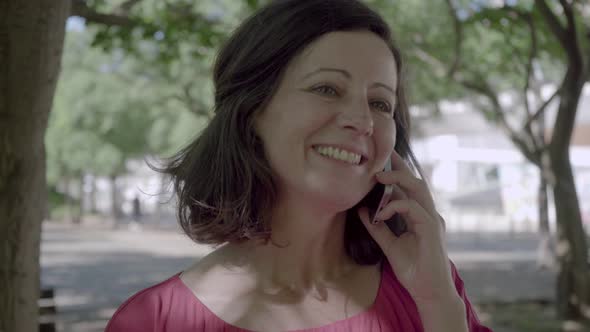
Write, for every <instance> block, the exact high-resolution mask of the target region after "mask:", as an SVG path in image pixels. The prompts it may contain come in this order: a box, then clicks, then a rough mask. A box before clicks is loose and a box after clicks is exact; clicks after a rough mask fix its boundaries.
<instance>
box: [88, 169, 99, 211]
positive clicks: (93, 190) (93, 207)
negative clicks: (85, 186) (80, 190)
mask: <svg viewBox="0 0 590 332" xmlns="http://www.w3.org/2000/svg"><path fill="white" fill-rule="evenodd" d="M90 213H91V214H96V213H98V210H97V208H96V175H94V174H92V178H91V180H90Z"/></svg>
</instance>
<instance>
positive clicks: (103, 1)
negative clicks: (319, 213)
mask: <svg viewBox="0 0 590 332" xmlns="http://www.w3.org/2000/svg"><path fill="white" fill-rule="evenodd" d="M25 2H27V1H25ZM32 2H33V1H31V3H32ZM58 2H59V1H58ZM62 2H63V3H64V4H65V5H63V8H62V7H59V8H57V7H56V8H57V9H55V8H50V7H51V6H53V5H46V8H45V9H46V10H47V11H46V12H45V14H41V15H40V16H39V17H45V18H47V17H52V16H51V15H56V14H55V12H52V10H55V11H57V10H60V11H62V14H61V18H62V20H63V26H65V31H62V33H63V36H64V40H63V43H61V40H59V38H56V39H57V40H53V41H52V42H53V43H54V47H56V49H59V48H60V47H62V46H63V51H62V53H59V52H58V53H57V54H54V55H55V56H56V57H58V58H59V61H57V62H56V65H59V63H61V72H60V74H59V79H58V80H57V83H56V85H55V94H54V96H53V99H52V100H51V99H50V103H49V106H51V107H50V108H51V112H50V113H49V116H48V120H47V125H46V131H45V136H44V144H45V147H46V160H45V161H39V162H44V163H45V165H46V167H45V169H44V170H42V171H43V172H44V173H45V176H46V181H45V182H44V183H43V188H44V190H43V195H41V196H40V197H41V199H46V200H47V204H46V208H43V211H42V215H43V217H42V218H37V219H38V220H37V219H35V218H34V217H31V220H32V221H30V222H31V223H32V224H34V223H35V222H37V223H41V220H42V230H41V232H40V235H39V234H37V235H35V236H37V239H39V236H40V247H41V250H40V257H39V258H38V260H37V258H35V257H33V256H34V255H30V258H26V259H29V261H30V262H32V263H31V264H37V265H38V266H40V272H39V277H40V280H41V299H40V300H39V301H37V299H35V305H38V306H39V307H41V311H40V312H41V315H40V322H41V323H42V326H43V328H45V329H46V331H50V330H52V329H54V330H57V331H102V330H103V329H104V327H105V326H106V323H107V321H108V319H109V318H110V316H111V315H112V314H113V313H114V310H115V309H116V308H117V307H118V306H119V305H120V304H121V303H122V302H123V301H124V300H125V299H127V298H128V297H129V296H131V295H132V294H133V293H135V292H137V291H139V290H141V289H142V288H145V287H147V286H149V285H152V284H154V283H156V282H158V281H161V280H163V279H165V278H167V277H169V276H171V275H173V274H175V273H177V272H178V271H180V270H182V269H183V268H186V267H187V266H188V265H190V264H192V262H194V261H195V260H197V259H199V257H202V256H203V255H205V254H207V253H208V252H209V251H210V250H211V248H209V247H206V246H200V245H196V244H194V243H192V242H191V241H190V240H189V239H188V238H186V237H185V236H183V235H181V233H180V231H179V228H178V226H177V224H176V217H175V211H174V206H175V202H174V197H173V196H172V194H171V191H170V190H169V189H170V188H169V187H168V179H166V178H164V177H162V176H161V175H160V174H158V173H156V172H154V171H152V170H151V169H150V168H149V167H148V165H147V162H152V163H156V165H157V162H158V160H159V159H158V158H162V157H167V156H170V155H172V154H173V153H174V152H175V151H177V150H178V149H179V148H181V147H183V146H184V145H186V144H187V143H188V142H189V141H190V140H192V139H193V138H194V137H196V136H197V135H198V134H199V132H200V130H201V129H202V128H203V127H204V126H205V125H206V124H207V122H208V120H209V119H210V117H211V114H212V110H211V106H212V97H213V95H212V93H213V90H212V83H211V65H212V63H213V60H214V57H215V54H216V51H217V49H218V47H219V46H220V44H221V42H222V41H223V40H224V39H225V38H226V37H227V36H228V35H229V33H230V32H231V31H232V29H234V28H235V27H236V26H237V24H239V22H241V21H242V20H243V19H244V18H245V17H247V16H248V15H249V14H250V13H252V11H254V10H256V8H259V7H260V6H262V5H263V4H264V3H266V2H267V1H262V0H259V1H257V0H199V1H189V0H167V1H157V0H72V1H62ZM365 2H366V3H368V4H369V5H370V6H371V7H373V8H375V9H376V10H377V11H378V12H379V13H380V14H381V15H382V16H384V17H385V18H386V19H387V21H388V22H389V23H390V24H391V26H392V28H393V31H394V36H395V40H396V42H397V44H398V45H399V46H400V48H401V50H402V53H403V55H404V60H405V62H406V72H405V73H404V74H405V80H406V82H407V83H408V86H409V91H408V92H409V93H408V94H409V99H410V104H411V114H412V121H413V122H412V134H413V135H412V136H413V137H412V142H413V143H412V145H413V147H414V150H415V152H416V154H417V157H418V160H419V161H420V162H421V163H422V164H421V165H422V167H423V168H424V169H425V171H426V176H427V181H428V182H429V184H430V186H431V189H432V191H433V194H434V197H435V200H436V204H437V206H438V209H439V211H440V213H441V215H442V216H443V217H444V218H445V220H446V223H447V233H448V238H447V241H448V249H449V254H450V258H451V259H452V260H453V261H454V262H455V264H456V265H457V267H458V269H459V271H460V274H461V276H462V278H463V279H464V281H465V284H466V290H467V294H468V296H469V297H470V299H471V301H472V302H473V303H474V304H475V306H476V308H477V311H478V314H479V317H480V320H481V321H482V322H483V323H484V324H485V325H487V326H489V327H491V328H492V329H493V330H494V331H547V332H548V331H590V327H589V326H590V325H589V324H588V322H589V321H590V271H589V269H588V229H589V227H590V226H589V224H590V85H589V84H588V83H587V82H588V81H590V23H589V22H590V4H589V3H588V2H587V1H575V0H574V1H565V0H564V1H557V0H555V1H552V0H547V1H538V0H537V1H533V0H530V1H526V0H512V1H508V0H506V1H501V0H445V1H430V0H397V1H394V0H389V1H388V0H370V1H369V0H367V1H365ZM15 3H16V2H15ZM56 3H57V2H56ZM16 7H17V6H15V7H14V8H16ZM0 8H2V7H0ZM8 12H9V11H8ZM8 12H6V13H7V14H1V10H0V18H2V17H3V15H4V17H8V15H9V14H8ZM30 15H31V17H33V14H30ZM48 20H50V19H48ZM60 24H61V23H59V22H58V23H56V24H55V26H58V27H59V25H60ZM55 29H56V31H58V30H59V29H58V28H55ZM62 29H63V27H62ZM14 31H17V30H14ZM15 34H16V32H15ZM16 36H17V37H18V35H16ZM1 40H2V39H1V38H0V41H1ZM58 44H61V46H59V45H58ZM39 47H42V45H41V46H39ZM0 59H2V58H0ZM50 65H51V63H50V64H49V66H50ZM14 68H17V67H14ZM53 77H54V78H56V79H57V74H54V76H53ZM48 110H49V107H48V108H47V111H48ZM24 113H25V112H24V111H23V114H24ZM1 121H4V120H1ZM7 121H8V120H7ZM25 121H26V119H25ZM9 126H14V124H9V123H8V122H5V123H4V124H3V127H0V128H2V129H5V130H8V129H9ZM39 128H40V127H39ZM40 129H41V130H45V128H40ZM17 130H20V129H17ZM7 132H8V131H7ZM23 135H25V134H23ZM41 143H42V142H41ZM33 150H34V149H33ZM6 155H8V156H10V153H8V154H4V156H6ZM0 174H4V175H6V174H11V173H10V172H8V173H6V172H5V173H0ZM7 183H9V182H7ZM0 187H2V185H1V184H0ZM2 199H3V200H5V199H4V197H3V198H2ZM5 202H6V204H5V205H3V206H1V208H3V209H4V211H11V206H10V204H13V203H10V202H14V201H11V200H10V199H8V198H7V199H6V200H5ZM14 204H16V203H14ZM8 215H9V217H8V218H6V219H5V221H3V222H2V221H0V224H2V223H3V224H2V225H3V227H4V226H5V227H4V228H3V229H4V230H7V231H6V232H5V233H4V235H3V236H4V238H2V239H4V240H6V241H8V240H7V239H9V238H10V236H13V235H14V236H16V235H15V234H17V233H16V231H12V230H11V229H12V228H10V227H11V225H15V224H16V223H18V222H20V221H19V219H18V216H17V217H14V214H7V216H8ZM23 218H25V217H23ZM23 220H24V219H23ZM27 220H29V219H27ZM35 220H37V221H35ZM23 227H24V226H23ZM34 229H35V228H34V227H33V228H30V229H29V230H30V232H34ZM11 232H12V233H11ZM19 236H20V235H19ZM29 240H30V241H31V242H30V243H32V244H31V246H32V247H34V242H35V237H34V236H33V237H31V238H29ZM29 240H27V241H29ZM37 242H39V241H37ZM23 243H25V242H23ZM26 243H29V242H26ZM24 245H26V244H23V246H24ZM4 248H9V250H11V249H10V248H11V247H7V246H5V247H4ZM16 251H18V250H16ZM16 251H15V252H16ZM25 251H26V250H25ZM7 252H8V251H7ZM3 257H4V258H2V259H3V260H4V261H3V262H2V264H3V270H2V271H3V273H5V271H8V269H10V266H18V265H19V264H17V263H14V262H12V263H11V261H10V259H8V258H6V257H7V256H6V255H5V256H3ZM27 257H29V256H27ZM10 264H13V265H10ZM27 271H29V270H27ZM30 271H33V272H31V273H32V275H33V276H34V275H35V274H34V269H33V270H30ZM4 276H6V273H5V274H4ZM5 280H8V279H5ZM11 280H12V279H11ZM9 282H12V285H14V284H18V283H17V282H16V281H14V280H12V281H9ZM6 285H9V284H8V283H7V284H6ZM8 288H9V287H8V286H7V287H6V289H8ZM6 292H8V291H6ZM7 294H10V293H7ZM5 303H6V302H5ZM3 308H4V309H2V310H0V316H2V315H4V318H6V317H8V314H7V312H8V311H7V309H6V308H7V306H5V307H3ZM0 318H1V317H0ZM5 326H13V325H5ZM14 326H16V325H14ZM0 330H1V328H0ZM6 330H7V331H8V330H9V329H8V328H7V329H6Z"/></svg>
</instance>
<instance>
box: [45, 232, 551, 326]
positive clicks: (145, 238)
mask: <svg viewBox="0 0 590 332" xmlns="http://www.w3.org/2000/svg"><path fill="white" fill-rule="evenodd" d="M448 249H449V255H450V257H451V259H452V260H453V261H454V262H455V264H456V265H457V267H458V269H459V271H460V275H461V277H462V278H463V280H464V281H465V285H466V289H467V293H468V295H469V297H470V299H471V301H472V302H474V303H478V302H486V301H513V300H518V299H551V298H552V297H553V289H554V280H555V274H554V273H553V272H549V271H546V270H538V269H537V268H536V267H535V263H534V259H535V250H536V237H535V235H534V234H520V235H514V237H510V236H509V235H506V234H501V235H500V234H495V235H477V234H449V236H448ZM210 250H211V249H210V248H209V247H207V246H200V245H197V244H194V243H192V242H191V241H190V240H188V239H187V238H186V237H185V236H184V235H181V234H180V232H179V231H178V230H176V229H175V228H171V227H168V228H167V229H165V230H162V229H155V228H151V227H146V228H143V229H142V230H139V231H138V230H132V229H129V228H127V227H123V228H119V229H117V230H113V228H112V227H111V226H110V225H108V224H103V223H88V224H85V225H82V226H80V225H71V224H64V223H51V222H46V223H44V225H43V235H42V243H41V281H42V284H43V285H44V286H51V287H54V288H55V289H56V302H57V306H58V311H59V316H58V319H59V322H58V331H62V332H73V331H76V332H97V331H103V329H104V327H105V326H106V323H107V321H108V319H109V318H110V317H111V315H112V314H113V312H114V311H115V309H116V308H117V307H118V306H119V305H120V304H121V303H122V302H123V301H124V300H125V299H127V298H128V297H129V296H131V295H132V294H133V293H135V292H137V291H138V290H140V289H143V288H145V287H148V286H150V285H152V284H155V283H157V282H159V281H161V280H164V279H166V278H168V277H169V276H171V275H173V274H175V273H177V272H179V271H181V270H182V269H183V268H186V267H187V266H189V265H191V264H192V263H193V262H194V261H196V260H198V259H199V258H200V257H202V256H204V255H205V254H207V253H208V252H209V251H210ZM495 331H496V330H495Z"/></svg>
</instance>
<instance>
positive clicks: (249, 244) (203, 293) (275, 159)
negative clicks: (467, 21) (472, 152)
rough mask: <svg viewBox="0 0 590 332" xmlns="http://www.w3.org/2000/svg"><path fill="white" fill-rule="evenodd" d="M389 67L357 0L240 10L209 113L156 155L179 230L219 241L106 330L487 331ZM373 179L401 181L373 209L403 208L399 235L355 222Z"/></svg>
mask: <svg viewBox="0 0 590 332" xmlns="http://www.w3.org/2000/svg"><path fill="white" fill-rule="evenodd" d="M401 75H402V63H401V57H400V54H399V52H398V50H397V49H396V48H395V47H394V45H393V43H392V41H391V36H390V30H389V28H388V26H387V24H386V23H384V21H383V20H382V19H381V18H380V17H379V15H378V14H376V13H375V12H373V11H372V10H370V9H369V8H367V7H366V6H365V5H363V4H362V3H360V2H358V1H353V0H306V1H302V0H283V1H281V0H279V1H274V2H272V3H271V4H270V5H268V6H266V7H265V8H263V9H261V10H260V11H258V12H257V13H256V14H255V15H253V16H252V17H250V18H249V19H248V20H246V21H245V22H244V23H243V24H242V25H241V26H240V27H239V28H238V29H237V30H236V31H235V33H234V34H233V35H232V36H231V38H230V39H229V40H228V41H227V42H226V44H225V46H224V47H223V48H222V50H221V52H220V53H219V57H218V59H217V62H216V64H215V67H214V82H215V116H214V118H213V119H212V121H211V122H210V124H209V126H208V127H207V128H206V129H205V130H204V131H203V133H202V134H201V135H200V137H199V138H198V139H197V140H196V141H194V142H193V143H192V144H191V145H190V146H188V147H187V148H186V149H184V150H183V151H181V152H180V153H179V154H178V155H177V156H176V157H175V158H174V159H172V160H171V162H170V163H169V165H168V166H167V167H166V168H165V169H164V171H165V172H166V173H168V174H170V175H171V176H172V177H173V178H174V182H175V189H176V192H177V194H178V198H179V219H180V222H181V225H182V227H183V229H184V230H185V232H186V233H187V234H188V235H189V236H190V237H191V238H192V239H193V240H194V241H196V242H199V243H207V244H214V245H221V246H219V247H217V248H216V250H215V251H213V252H212V253H211V254H209V255H207V256H206V257H204V258H202V259H200V260H199V261H198V262H197V263H196V264H195V265H194V266H192V267H191V268H189V269H187V270H185V271H183V272H182V273H180V274H177V275H175V276H173V277H172V278H170V279H168V280H166V281H164V282H162V283H160V284H158V285H155V286H153V287H150V288H148V289H145V290H143V291H141V292H139V293H138V294H136V295H134V296H133V297H131V298H130V299H129V300H127V301H126V302H125V303H124V304H123V305H122V306H121V307H120V308H119V309H118V311H117V312H116V313H115V315H114V316H113V318H112V319H111V321H110V322H109V325H108V327H107V331H109V332H115V331H244V330H246V331H247V330H253V331H293V330H313V331H449V332H451V331H452V332H458V331H490V330H489V329H487V328H485V327H483V326H481V325H480V323H479V321H478V319H477V317H476V315H475V313H474V311H473V309H472V307H471V305H470V303H469V301H468V299H467V297H466V295H465V292H464V288H463V282H462V281H461V279H460V278H459V276H458V274H457V271H456V269H455V268H454V266H453V265H452V263H451V262H450V261H449V260H448V258H447V253H446V249H445V244H444V225H443V224H444V222H443V220H442V218H441V217H440V216H439V215H438V213H437V212H436V209H435V207H434V203H433V200H432V198H431V195H430V193H429V190H428V188H427V186H426V185H425V183H424V182H423V181H422V180H420V179H418V178H416V177H415V176H414V174H413V171H412V170H413V169H416V170H418V172H419V170H420V168H419V166H418V163H417V162H416V160H415V158H414V157H413V154H412V152H411V149H410V146H409V142H408V138H409V114H408V108H407V106H406V103H405V97H404V89H403V81H402V79H401ZM389 158H390V160H391V163H392V165H393V170H392V171H389V172H382V170H383V169H384V165H385V164H386V162H387V160H388V159H389ZM406 160H408V161H410V162H411V164H412V165H414V167H413V168H410V167H409V166H407V164H406ZM377 182H380V183H383V184H396V185H398V186H399V188H401V189H402V190H403V192H404V193H405V196H398V197H397V199H394V200H392V201H391V202H389V203H388V204H387V205H386V206H385V207H384V208H383V209H382V210H381V211H380V212H379V213H378V214H377V220H389V219H391V218H392V217H394V216H395V215H398V216H401V217H402V218H403V220H404V221H405V224H406V226H407V231H406V232H405V233H404V234H402V235H401V236H400V237H397V236H395V235H394V234H393V233H392V232H391V231H390V229H389V228H388V226H387V225H385V223H384V222H378V223H377V224H372V223H370V222H369V221H368V220H369V217H368V211H367V207H366V206H365V205H366V204H367V201H366V200H363V197H365V196H366V195H367V193H369V192H370V190H371V189H372V188H373V187H374V186H375V185H376V184H377Z"/></svg>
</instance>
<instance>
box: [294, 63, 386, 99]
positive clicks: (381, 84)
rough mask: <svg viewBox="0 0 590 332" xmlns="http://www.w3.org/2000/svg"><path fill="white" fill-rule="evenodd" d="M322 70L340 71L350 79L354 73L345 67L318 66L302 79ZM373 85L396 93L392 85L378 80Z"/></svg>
mask: <svg viewBox="0 0 590 332" xmlns="http://www.w3.org/2000/svg"><path fill="white" fill-rule="evenodd" d="M321 72H333V73H339V74H342V76H344V77H346V78H348V79H351V78H352V75H351V74H350V73H349V72H348V71H346V70H345V69H339V68H326V67H322V68H318V69H316V70H314V71H312V72H310V73H307V74H305V76H303V78H302V79H301V80H302V81H303V80H305V79H307V78H309V77H311V76H314V75H316V74H319V73H321ZM371 87H381V88H384V89H386V90H388V91H389V92H391V93H393V94H394V95H395V91H394V90H393V88H392V87H390V86H389V85H387V84H385V83H380V82H376V83H373V84H371Z"/></svg>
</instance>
